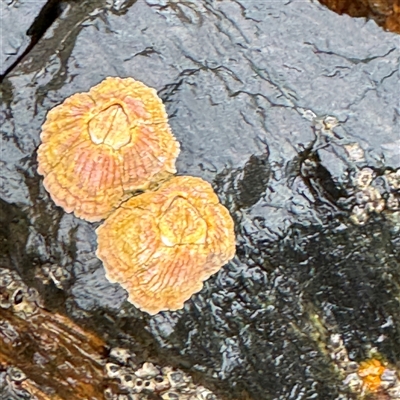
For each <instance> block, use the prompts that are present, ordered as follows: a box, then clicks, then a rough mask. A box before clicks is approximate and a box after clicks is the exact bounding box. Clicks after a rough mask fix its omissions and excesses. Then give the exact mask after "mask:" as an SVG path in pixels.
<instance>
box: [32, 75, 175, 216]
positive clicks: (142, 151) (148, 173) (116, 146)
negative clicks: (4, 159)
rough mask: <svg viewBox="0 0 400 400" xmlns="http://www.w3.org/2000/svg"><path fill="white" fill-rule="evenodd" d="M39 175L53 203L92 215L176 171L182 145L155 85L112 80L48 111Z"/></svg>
mask: <svg viewBox="0 0 400 400" xmlns="http://www.w3.org/2000/svg"><path fill="white" fill-rule="evenodd" d="M41 140H42V144H41V145H40V147H39V149H38V152H37V158H38V164H39V165H38V173H39V174H41V175H43V176H44V180H43V185H44V187H45V188H46V190H47V191H48V192H49V193H50V195H51V197H52V199H53V200H54V202H55V203H56V204H57V205H59V206H61V207H62V208H63V209H64V210H65V211H66V212H72V211H73V212H74V213H75V215H76V216H78V217H81V218H84V219H86V220H88V221H99V220H101V219H103V218H106V217H107V216H108V215H109V213H110V212H111V211H112V210H113V209H114V208H115V207H117V206H118V205H119V204H120V203H121V201H123V200H124V199H125V198H126V197H129V193H130V192H132V191H136V190H145V189H147V188H149V187H150V186H151V185H152V184H153V183H155V182H158V181H160V180H163V179H165V178H166V177H167V176H169V175H171V174H174V173H175V172H176V169H175V160H176V158H177V156H178V154H179V144H178V142H177V141H176V140H175V138H174V136H173V135H172V133H171V130H170V128H169V125H168V117H167V113H166V112H165V107H164V105H163V104H162V101H161V100H160V98H159V97H158V96H157V92H156V91H155V89H152V88H149V87H147V86H146V85H144V84H143V83H141V82H139V81H135V80H134V79H132V78H126V79H121V78H106V79H105V80H104V81H103V82H101V83H100V84H98V85H97V86H94V87H93V88H91V89H90V91H89V92H88V93H77V94H74V95H72V96H71V97H69V98H67V99H66V100H65V101H64V102H63V103H62V104H61V105H58V106H57V107H55V108H53V109H52V110H50V111H49V113H48V114H47V118H46V122H45V123H44V124H43V126H42V133H41Z"/></svg>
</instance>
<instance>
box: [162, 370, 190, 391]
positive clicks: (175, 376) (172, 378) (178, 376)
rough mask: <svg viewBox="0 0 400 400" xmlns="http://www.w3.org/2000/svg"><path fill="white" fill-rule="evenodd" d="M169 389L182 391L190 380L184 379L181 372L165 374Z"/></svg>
mask: <svg viewBox="0 0 400 400" xmlns="http://www.w3.org/2000/svg"><path fill="white" fill-rule="evenodd" d="M167 377H168V380H169V383H170V384H171V388H173V389H182V388H184V387H186V386H187V385H188V384H189V383H190V381H191V380H190V378H188V377H186V376H185V374H184V373H183V372H182V371H179V370H177V371H170V372H168V374H167Z"/></svg>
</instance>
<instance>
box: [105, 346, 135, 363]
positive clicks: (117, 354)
mask: <svg viewBox="0 0 400 400" xmlns="http://www.w3.org/2000/svg"><path fill="white" fill-rule="evenodd" d="M131 356H132V354H131V353H130V352H129V350H127V349H124V348H122V347H114V348H112V349H111V351H110V357H111V358H114V359H115V360H117V361H118V362H119V363H121V364H127V362H128V360H129V359H130V358H131Z"/></svg>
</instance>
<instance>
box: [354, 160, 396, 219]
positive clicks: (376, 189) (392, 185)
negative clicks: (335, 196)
mask: <svg viewBox="0 0 400 400" xmlns="http://www.w3.org/2000/svg"><path fill="white" fill-rule="evenodd" d="M353 183H354V186H355V188H356V190H355V203H356V204H355V205H354V207H353V208H352V212H351V216H350V219H351V221H352V222H353V223H355V224H357V225H363V224H365V223H366V222H367V221H368V219H369V217H370V216H371V214H373V213H376V214H380V213H382V212H386V213H387V214H388V213H391V214H392V213H398V212H399V211H400V169H398V170H395V171H392V170H386V171H384V173H383V174H379V175H378V174H377V173H376V172H375V171H374V170H373V169H371V168H368V167H365V168H362V169H361V170H359V171H357V173H356V174H355V175H354V177H353Z"/></svg>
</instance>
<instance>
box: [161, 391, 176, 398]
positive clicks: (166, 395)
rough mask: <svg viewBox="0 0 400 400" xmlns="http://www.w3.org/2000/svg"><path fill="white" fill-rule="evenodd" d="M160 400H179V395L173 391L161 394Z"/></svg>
mask: <svg viewBox="0 0 400 400" xmlns="http://www.w3.org/2000/svg"><path fill="white" fill-rule="evenodd" d="M161 398H162V399H163V400H179V399H180V397H179V394H178V393H177V392H174V391H168V392H165V393H163V394H162V395H161Z"/></svg>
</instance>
